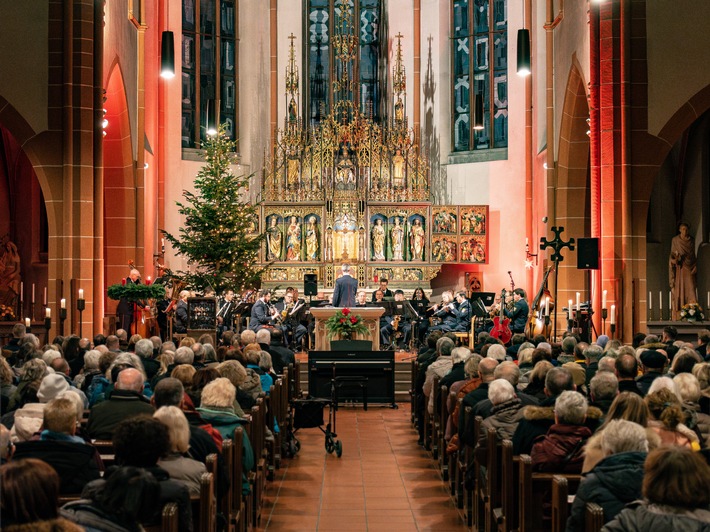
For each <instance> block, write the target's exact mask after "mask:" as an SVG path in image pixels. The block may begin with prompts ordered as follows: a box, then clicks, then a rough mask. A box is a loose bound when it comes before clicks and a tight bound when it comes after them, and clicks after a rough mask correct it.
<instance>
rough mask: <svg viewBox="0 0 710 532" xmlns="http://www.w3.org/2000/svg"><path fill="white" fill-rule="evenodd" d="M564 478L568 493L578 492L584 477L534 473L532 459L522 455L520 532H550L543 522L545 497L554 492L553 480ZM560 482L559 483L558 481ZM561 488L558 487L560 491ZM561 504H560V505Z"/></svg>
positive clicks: (519, 491)
mask: <svg viewBox="0 0 710 532" xmlns="http://www.w3.org/2000/svg"><path fill="white" fill-rule="evenodd" d="M555 476H558V477H564V478H565V479H566V481H567V485H568V493H569V492H571V491H573V490H574V491H575V492H576V491H577V487H578V486H579V482H580V480H581V479H582V475H576V474H575V475H560V474H557V475H556V474H554V473H533V471H532V459H531V458H530V456H529V455H527V454H521V455H520V475H519V483H518V493H519V524H520V528H519V531H520V532H531V531H537V530H549V529H550V526H549V525H546V524H545V522H544V520H543V512H542V511H541V509H542V507H543V503H544V502H545V501H544V497H546V496H547V497H549V496H550V494H551V493H552V490H553V485H552V484H553V482H552V481H553V478H554V477H555ZM558 482H559V481H558ZM559 490H560V486H558V491H559ZM558 504H559V503H558Z"/></svg>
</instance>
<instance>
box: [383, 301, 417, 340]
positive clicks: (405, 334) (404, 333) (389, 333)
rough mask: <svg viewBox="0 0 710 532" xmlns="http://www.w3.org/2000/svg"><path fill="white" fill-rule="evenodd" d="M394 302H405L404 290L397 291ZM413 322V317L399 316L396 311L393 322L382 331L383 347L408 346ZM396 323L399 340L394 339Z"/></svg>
mask: <svg viewBox="0 0 710 532" xmlns="http://www.w3.org/2000/svg"><path fill="white" fill-rule="evenodd" d="M394 300H395V303H396V302H402V301H404V292H403V291H402V290H395V292H394ZM403 310H404V309H403ZM411 321H412V317H411V316H407V315H406V313H403V314H397V313H396V309H395V315H394V316H392V320H391V321H390V322H389V323H388V324H387V325H385V326H384V327H382V328H381V329H380V341H381V343H382V345H390V344H393V347H394V344H396V343H398V345H399V347H404V346H406V345H407V344H408V342H409V334H410V332H411V330H412V324H411ZM395 322H396V324H397V331H396V333H397V334H396V337H397V338H393V334H395Z"/></svg>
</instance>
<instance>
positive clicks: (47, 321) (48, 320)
mask: <svg viewBox="0 0 710 532" xmlns="http://www.w3.org/2000/svg"><path fill="white" fill-rule="evenodd" d="M44 328H45V330H46V331H47V336H46V338H47V343H48V344H49V329H51V328H52V318H46V317H45V318H44Z"/></svg>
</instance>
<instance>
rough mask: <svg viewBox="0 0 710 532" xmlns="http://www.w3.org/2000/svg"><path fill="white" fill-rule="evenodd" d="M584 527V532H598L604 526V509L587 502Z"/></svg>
mask: <svg viewBox="0 0 710 532" xmlns="http://www.w3.org/2000/svg"><path fill="white" fill-rule="evenodd" d="M584 517H585V519H584V522H585V527H584V529H585V530H586V532H600V531H601V529H602V527H603V526H604V508H602V507H601V506H599V505H598V504H597V503H595V502H588V503H587V507H586V509H585V515H584Z"/></svg>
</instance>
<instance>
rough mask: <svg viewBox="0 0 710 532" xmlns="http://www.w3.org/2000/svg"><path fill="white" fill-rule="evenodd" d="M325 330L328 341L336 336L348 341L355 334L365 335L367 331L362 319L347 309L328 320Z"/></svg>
mask: <svg viewBox="0 0 710 532" xmlns="http://www.w3.org/2000/svg"><path fill="white" fill-rule="evenodd" d="M325 329H326V331H328V338H329V339H333V338H335V337H336V336H337V337H340V338H341V339H343V340H350V339H351V338H352V337H353V336H355V335H356V334H365V333H367V331H368V329H367V325H365V321H364V320H363V319H362V317H361V316H357V315H355V314H353V313H352V311H351V310H350V309H349V308H347V307H346V308H344V309H342V310H339V311H338V312H336V313H335V314H333V315H332V316H331V317H330V318H328V319H327V320H326V322H325Z"/></svg>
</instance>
